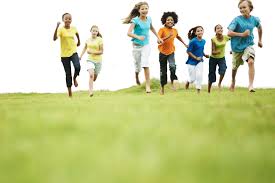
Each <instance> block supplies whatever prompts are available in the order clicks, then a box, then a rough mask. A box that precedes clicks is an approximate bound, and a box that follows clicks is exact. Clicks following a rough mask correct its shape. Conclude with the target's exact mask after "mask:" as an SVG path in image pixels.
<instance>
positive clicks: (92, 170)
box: [0, 81, 275, 183]
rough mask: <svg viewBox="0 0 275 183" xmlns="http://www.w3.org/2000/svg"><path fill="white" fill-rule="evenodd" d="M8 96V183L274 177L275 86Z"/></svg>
mask: <svg viewBox="0 0 275 183" xmlns="http://www.w3.org/2000/svg"><path fill="white" fill-rule="evenodd" d="M166 91H167V93H166V94H165V95H164V96H160V95H159V88H158V83H157V81H154V83H153V93H152V94H149V95H148V94H145V92H144V88H143V87H132V88H128V89H124V90H121V91H116V92H108V91H101V92H99V91H98V92H96V93H95V96H94V97H92V98H89V97H88V92H77V93H74V96H73V98H72V99H69V98H68V97H67V95H66V94H1V95H0V182H1V183H109V182H110V183H183V182H185V183H235V182H240V183H274V182H275V89H258V90H257V92H256V93H254V94H250V93H248V92H247V89H242V88H237V89H236V91H235V92H234V93H232V92H229V91H228V89H224V90H223V91H221V92H218V91H217V90H216V89H215V88H214V89H213V92H212V93H211V94H210V95H209V94H207V92H206V90H205V89H204V90H203V92H202V93H201V94H200V95H198V94H196V91H195V89H192V88H191V89H190V90H189V91H186V90H184V89H183V88H182V86H181V88H180V89H178V90H177V91H176V92H173V91H171V90H170V89H169V87H168V88H167V89H166Z"/></svg>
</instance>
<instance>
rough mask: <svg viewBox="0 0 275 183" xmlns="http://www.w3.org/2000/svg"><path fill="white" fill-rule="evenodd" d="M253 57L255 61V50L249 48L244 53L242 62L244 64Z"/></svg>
mask: <svg viewBox="0 0 275 183" xmlns="http://www.w3.org/2000/svg"><path fill="white" fill-rule="evenodd" d="M250 57H252V58H254V59H255V50H254V48H253V47H252V46H248V47H247V48H246V49H245V50H244V52H243V56H242V60H243V61H244V62H247V60H248V59H249V58H250Z"/></svg>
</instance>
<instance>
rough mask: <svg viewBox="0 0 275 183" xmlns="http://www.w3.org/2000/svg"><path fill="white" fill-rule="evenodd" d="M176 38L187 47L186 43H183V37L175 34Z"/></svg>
mask: <svg viewBox="0 0 275 183" xmlns="http://www.w3.org/2000/svg"><path fill="white" fill-rule="evenodd" d="M177 39H178V40H179V41H180V42H182V43H183V44H184V46H185V47H186V48H188V45H187V44H185V42H184V41H183V39H182V38H181V37H180V36H179V35H178V36H177Z"/></svg>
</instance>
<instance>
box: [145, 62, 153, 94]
mask: <svg viewBox="0 0 275 183" xmlns="http://www.w3.org/2000/svg"><path fill="white" fill-rule="evenodd" d="M144 76H145V82H146V84H145V85H146V86H145V88H146V93H151V88H150V70H149V67H144Z"/></svg>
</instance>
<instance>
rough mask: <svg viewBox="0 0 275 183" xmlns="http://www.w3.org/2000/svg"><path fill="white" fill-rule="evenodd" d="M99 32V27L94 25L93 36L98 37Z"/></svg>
mask: <svg viewBox="0 0 275 183" xmlns="http://www.w3.org/2000/svg"><path fill="white" fill-rule="evenodd" d="M98 32H99V30H98V27H92V29H91V33H92V37H93V38H96V37H97V35H98Z"/></svg>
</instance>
